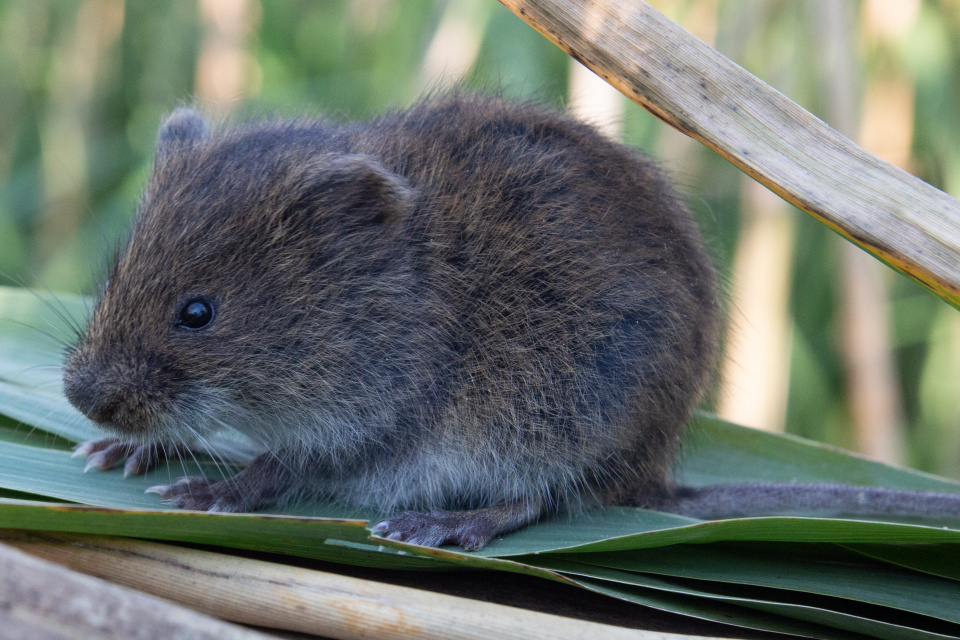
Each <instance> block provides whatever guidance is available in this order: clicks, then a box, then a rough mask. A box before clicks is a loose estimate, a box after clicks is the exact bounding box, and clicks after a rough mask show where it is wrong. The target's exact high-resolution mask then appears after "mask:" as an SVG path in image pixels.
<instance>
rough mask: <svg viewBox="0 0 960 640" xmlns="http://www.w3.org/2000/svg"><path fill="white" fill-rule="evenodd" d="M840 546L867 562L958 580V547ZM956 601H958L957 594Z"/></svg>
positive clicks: (947, 545)
mask: <svg viewBox="0 0 960 640" xmlns="http://www.w3.org/2000/svg"><path fill="white" fill-rule="evenodd" d="M844 546H845V548H847V549H850V550H851V551H854V552H856V553H860V554H863V555H864V556H867V557H868V558H873V559H875V560H881V561H883V562H887V563H890V564H893V565H897V566H900V567H906V568H907V569H913V570H914V571H920V572H923V573H929V574H930V575H934V576H940V577H942V578H950V579H952V580H960V545H956V544H850V545H844ZM957 597H958V598H960V594H958V596H957Z"/></svg>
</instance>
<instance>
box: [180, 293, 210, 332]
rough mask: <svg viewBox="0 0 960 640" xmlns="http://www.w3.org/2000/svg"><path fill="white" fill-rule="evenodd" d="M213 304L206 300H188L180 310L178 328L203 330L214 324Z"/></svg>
mask: <svg viewBox="0 0 960 640" xmlns="http://www.w3.org/2000/svg"><path fill="white" fill-rule="evenodd" d="M213 316H214V310H213V303H212V302H210V301H209V300H207V299H206V298H194V299H193V300H188V301H187V303H186V304H184V305H183V307H182V308H181V309H180V315H179V317H178V318H177V326H178V327H183V328H184V329H193V330H197V329H203V328H204V327H206V326H207V325H209V324H210V323H211V322H213Z"/></svg>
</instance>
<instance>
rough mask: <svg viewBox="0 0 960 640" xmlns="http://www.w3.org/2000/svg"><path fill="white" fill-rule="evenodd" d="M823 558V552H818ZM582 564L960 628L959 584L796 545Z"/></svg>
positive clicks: (640, 554)
mask: <svg viewBox="0 0 960 640" xmlns="http://www.w3.org/2000/svg"><path fill="white" fill-rule="evenodd" d="M818 552H819V551H818ZM564 557H565V558H569V559H571V560H574V561H576V562H580V563H582V564H589V565H596V566H600V567H606V568H608V569H618V570H621V571H632V572H642V573H646V574H657V575H665V576H673V577H678V578H686V579H696V580H705V581H715V582H721V583H724V584H729V583H734V584H747V585H753V586H759V587H768V588H774V589H783V590H787V591H801V592H805V593H813V594H818V595H825V596H831V597H834V598H844V599H847V600H856V601H859V602H865V603H868V604H873V605H878V606H883V607H887V608H891V609H901V610H904V611H910V612H912V613H917V614H920V615H924V616H929V617H932V618H940V619H941V620H946V621H948V622H953V623H957V624H960V607H958V600H960V583H958V582H954V581H952V580H946V579H942V578H936V577H932V576H926V575H923V574H920V573H916V572H912V571H906V570H896V569H893V568H891V567H885V566H882V565H877V564H875V563H863V564H854V563H851V562H844V563H842V564H841V563H837V562H835V560H834V558H832V557H829V556H828V557H825V558H823V560H822V561H820V560H818V559H817V557H816V553H810V552H804V550H803V549H799V548H797V545H776V546H775V547H774V546H773V545H768V546H766V547H764V548H763V550H762V551H761V550H753V551H751V550H749V549H748V548H747V547H740V548H738V549H731V548H724V547H718V546H716V545H710V546H706V545H698V546H697V547H692V546H690V545H677V546H672V547H664V548H660V549H649V550H642V551H627V552H619V553H591V554H579V555H577V556H564Z"/></svg>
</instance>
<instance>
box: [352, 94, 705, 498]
mask: <svg viewBox="0 0 960 640" xmlns="http://www.w3.org/2000/svg"><path fill="white" fill-rule="evenodd" d="M350 138H351V142H350V144H349V145H348V146H349V147H350V150H351V151H355V152H360V153H367V154H371V155H374V156H376V157H378V158H380V159H381V161H382V162H383V163H384V164H385V165H386V166H387V167H388V168H389V169H391V170H393V171H396V172H397V173H398V174H399V175H401V176H403V177H404V178H405V179H406V181H407V182H408V183H409V184H410V186H411V187H412V188H413V189H414V190H415V191H416V192H417V193H419V194H420V199H419V200H418V203H417V207H416V210H415V213H414V214H413V215H411V216H410V217H409V218H408V219H407V221H406V225H405V238H404V239H403V242H408V243H410V246H411V247H413V251H412V252H411V253H410V255H409V268H410V270H411V272H412V274H413V278H414V281H415V284H414V286H413V287H412V289H411V292H412V294H413V296H415V297H416V298H417V300H418V304H417V307H418V311H417V313H418V315H419V317H418V318H417V319H416V320H415V321H414V322H415V324H417V325H420V326H422V327H429V331H426V332H425V334H426V335H431V336H435V337H436V338H437V341H436V343H435V344H432V345H427V346H426V348H427V349H430V350H432V352H433V353H434V354H435V357H436V360H434V365H435V366H434V368H433V369H432V370H428V371H425V372H424V374H425V375H426V376H428V377H429V378H430V379H429V382H428V387H427V390H426V391H427V395H426V398H427V403H426V404H425V405H421V406H419V407H417V411H418V412H419V411H424V406H427V407H430V409H432V411H431V412H430V414H429V418H427V416H426V415H422V414H421V415H420V416H419V417H418V418H417V419H416V420H414V423H416V425H417V426H414V427H412V428H413V429H414V430H415V434H411V435H413V436H414V437H413V438H412V441H411V443H408V444H411V445H412V452H414V455H410V456H409V457H403V458H401V460H403V461H415V462H411V464H410V465H409V469H408V470H407V471H406V472H404V473H402V474H398V475H395V476H391V477H392V478H395V479H396V482H387V483H386V485H383V484H380V483H383V478H382V477H378V478H376V479H373V478H371V480H374V481H373V482H371V483H370V484H367V483H364V484H365V485H366V486H365V490H371V491H372V492H373V493H375V494H378V493H380V492H379V491H377V490H376V487H377V486H383V488H384V489H386V490H387V491H386V492H384V493H383V494H381V495H382V496H383V497H384V498H385V497H386V495H388V494H389V493H393V495H404V494H407V492H408V491H410V490H413V491H412V495H413V496H415V497H416V500H415V501H414V505H413V506H417V507H425V506H426V507H437V506H446V507H451V506H458V507H463V506H471V507H476V506H482V505H484V504H495V503H498V502H502V501H505V500H516V499H523V498H524V497H525V496H528V495H530V494H531V493H537V494H539V497H540V498H545V499H546V500H547V501H548V502H549V501H555V500H559V501H560V502H561V503H564V502H569V501H573V502H576V501H578V500H580V499H582V498H583V497H584V496H585V495H595V494H596V493H600V494H601V495H602V497H603V498H604V499H605V500H607V501H616V502H630V503H638V502H645V501H648V500H649V501H651V502H653V501H655V500H656V499H657V498H658V497H659V493H660V490H661V489H662V488H663V487H664V486H665V485H666V484H667V483H668V478H669V470H670V466H671V465H672V462H673V459H674V453H675V447H676V445H677V442H678V439H679V436H680V433H681V429H682V425H683V423H684V422H685V421H686V419H687V418H688V417H689V413H690V411H691V408H692V406H693V404H694V403H695V402H696V400H697V399H698V396H699V394H700V391H701V389H702V387H703V385H704V382H705V379H706V376H707V375H708V373H709V371H710V368H711V366H712V364H713V360H714V355H715V351H716V343H717V334H718V328H719V318H720V316H719V309H718V305H717V301H716V291H715V280H714V274H713V269H712V266H711V264H710V261H709V258H708V256H707V254H706V251H705V249H704V247H703V243H702V241H701V239H700V237H699V234H698V233H697V231H696V228H695V224H694V222H693V220H692V219H691V217H690V216H689V214H688V213H687V212H686V210H685V209H684V207H683V205H682V204H681V203H680V202H679V201H678V199H677V196H676V195H675V194H674V193H673V191H672V190H671V188H670V187H669V186H668V184H667V182H666V181H665V180H664V178H663V176H662V175H661V173H660V172H659V171H658V170H657V169H656V168H654V167H653V166H652V164H651V163H650V162H649V161H648V160H645V159H643V158H641V157H639V156H638V155H637V154H636V153H634V152H633V151H631V150H629V149H627V148H625V147H623V146H620V145H617V144H614V143H612V142H609V141H608V140H606V139H604V138H603V137H601V136H600V135H599V134H597V133H596V132H595V131H594V130H593V129H592V128H589V127H587V126H584V125H582V124H579V123H577V122H574V121H572V120H571V119H569V118H566V117H564V116H561V115H558V114H555V113H552V112H548V111H545V110H542V109H540V108H534V107H518V106H514V105H507V104H504V103H502V102H500V101H495V100H487V101H469V100H461V99H451V100H448V101H445V102H441V103H439V104H426V105H423V106H421V107H418V108H415V109H413V110H412V111H408V112H404V113H402V114H398V115H394V116H387V117H384V118H382V119H380V120H378V121H376V122H375V123H373V124H372V125H371V126H367V125H364V126H359V127H357V128H356V129H355V130H353V132H352V134H351V136H350ZM425 418H426V419H425ZM402 466H405V465H402ZM378 475H379V474H378ZM390 485H392V486H390ZM415 487H416V488H415ZM408 495H410V494H408ZM451 497H453V498H455V499H454V501H453V503H452V504H451V503H450V500H449V498H451ZM424 498H425V499H424ZM380 501H382V500H378V501H375V502H380ZM444 503H445V504H444Z"/></svg>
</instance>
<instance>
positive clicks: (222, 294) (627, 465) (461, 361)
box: [64, 95, 960, 550]
mask: <svg viewBox="0 0 960 640" xmlns="http://www.w3.org/2000/svg"><path fill="white" fill-rule="evenodd" d="M717 298H718V296H717V283H716V276H715V274H714V268H713V266H712V263H711V260H710V258H709V256H708V252H707V250H706V249H705V247H704V243H703V241H702V239H701V237H700V234H699V233H698V230H697V228H696V225H695V223H694V221H693V219H692V217H691V216H690V215H689V213H688V212H687V211H686V209H685V208H684V206H683V204H682V203H681V201H680V199H679V198H678V196H677V195H676V193H675V192H674V191H673V189H672V188H671V186H670V184H669V183H668V181H667V179H666V178H665V177H664V175H663V174H662V173H661V171H660V170H658V169H657V168H656V167H655V165H654V164H653V163H652V162H651V161H650V160H648V159H645V158H644V157H642V156H640V155H639V154H638V153H636V152H635V151H633V150H631V149H629V148H627V147H625V146H622V145H619V144H616V143H614V142H611V141H610V140H608V139H606V138H605V137H603V136H601V135H600V134H598V133H597V132H596V131H595V130H594V129H593V128H591V127H589V126H587V125H585V124H582V123H580V122H577V121H575V120H574V119H572V118H570V117H568V116H566V115H563V114H561V113H558V112H555V111H552V110H549V109H545V108H541V107H538V106H532V105H513V104H508V103H507V102H504V101H501V100H499V99H494V98H476V97H467V96H462V95H455V96H448V97H445V98H438V99H433V100H427V101H424V102H422V103H420V104H418V105H416V106H414V107H413V108H410V109H409V110H406V111H402V112H396V113H390V114H388V115H384V116H382V117H379V118H377V119H374V120H372V121H369V122H361V123H354V124H345V125H340V124H334V123H331V122H326V121H307V120H293V121H266V122H252V123H247V124H240V125H237V126H234V127H232V128H225V129H223V130H220V131H217V132H212V131H211V128H210V127H209V126H208V123H207V122H206V120H205V119H204V118H203V117H202V116H201V115H200V114H199V113H197V112H196V111H194V110H191V109H188V108H181V109H178V110H176V111H174V112H173V114H172V115H171V116H169V118H168V119H167V120H166V121H165V122H164V123H163V125H162V126H161V128H160V131H159V136H158V143H157V151H156V160H155V166H154V169H153V173H152V175H151V177H150V180H149V184H148V186H147V189H146V192H145V194H144V196H143V199H142V202H141V204H140V208H139V214H138V217H137V220H136V222H135V224H134V226H133V229H132V232H131V234H130V237H129V241H128V243H127V244H126V247H125V248H124V249H122V250H121V251H120V252H119V254H118V258H117V260H116V263H115V265H114V266H113V268H112V270H111V272H110V274H109V279H108V281H107V283H106V285H105V286H104V287H103V288H102V291H101V294H100V296H99V300H98V302H97V304H96V307H95V309H94V311H93V314H92V318H91V319H90V322H89V326H88V327H87V329H86V332H85V334H83V335H82V336H81V337H80V338H79V340H78V341H77V342H76V344H75V345H73V346H72V348H70V349H69V350H68V354H67V359H66V364H65V367H64V390H65V393H66V395H67V398H69V400H70V402H72V403H73V404H74V406H76V407H77V408H78V409H79V410H80V411H82V412H83V413H84V414H86V415H87V416H88V417H89V418H90V419H91V420H92V421H94V422H95V423H97V424H98V425H99V426H101V427H102V428H104V429H105V430H106V431H108V432H109V433H110V434H111V437H110V438H107V439H105V440H100V441H94V442H88V443H84V444H82V445H80V446H79V447H78V451H79V452H80V453H82V454H84V455H88V456H89V459H88V467H91V466H92V467H97V468H100V469H107V468H109V467H112V466H114V465H116V464H119V463H120V462H121V461H123V460H124V459H126V464H125V471H126V472H127V473H143V472H144V471H146V470H147V469H148V468H149V467H151V466H152V465H154V464H156V462H157V460H158V458H160V457H163V456H165V455H172V454H173V453H174V452H176V453H181V454H182V453H184V452H185V451H186V450H188V449H192V448H200V449H202V448H203V447H204V446H205V443H206V442H207V441H208V439H209V438H210V437H211V436H213V435H214V434H215V433H216V432H219V431H233V432H238V433H241V434H244V435H245V436H246V437H248V438H249V439H251V440H253V441H254V442H256V443H257V444H258V445H259V446H260V447H261V448H262V450H263V451H264V453H263V454H262V455H260V456H259V457H257V458H256V459H255V460H254V461H253V462H252V463H251V464H250V465H249V466H248V467H246V468H245V469H244V470H242V471H241V472H239V473H238V474H236V475H235V476H233V477H231V478H227V479H220V480H217V479H207V478H195V477H191V478H183V479H181V480H179V481H178V482H175V483H174V484H172V485H165V486H160V487H154V488H153V489H152V491H154V492H156V493H158V494H160V497H161V498H162V499H163V500H164V501H165V502H167V503H172V504H174V505H176V506H178V507H182V508H184V509H199V510H209V511H250V510H255V509H258V508H261V507H265V506H269V505H272V504H274V503H276V502H278V501H281V500H287V499H290V497H291V496H303V495H308V496H309V495H313V496H322V497H325V498H329V499H333V500H337V501H340V502H343V503H346V504H349V505H355V506H357V507H373V508H376V509H378V510H380V511H381V512H384V513H393V514H395V515H393V516H392V517H389V518H388V519H387V520H384V521H383V522H381V523H379V524H378V525H376V526H375V527H374V531H375V532H377V533H379V534H381V535H383V536H386V537H388V538H392V539H396V540H406V541H409V542H413V543H417V544H423V545H433V546H436V545H442V544H454V545H459V546H461V547H463V548H464V549H468V550H474V549H478V548H480V547H482V546H483V545H485V544H486V543H487V542H488V541H489V540H491V539H492V538H493V537H495V536H497V535H500V534H503V533H506V532H509V531H512V530H514V529H517V528H520V527H523V526H525V525H528V524H530V523H533V522H536V521H537V520H539V519H541V518H543V517H545V516H547V515H550V514H552V513H555V512H557V511H561V510H574V509H581V508H585V507H592V506H600V505H614V504H615V505H633V506H640V507H649V508H656V509H664V510H669V511H674V512H677V513H683V514H687V515H696V516H700V517H713V516H717V515H735V514H738V513H747V514H760V513H763V512H771V511H772V512H777V511H778V510H783V509H791V508H796V507H798V506H799V507H801V508H816V507H817V506H818V505H824V504H826V505H833V506H834V507H838V508H839V509H841V510H846V511H850V512H860V513H863V512H871V513H889V512H892V511H896V512H903V513H908V514H916V513H921V514H930V513H951V514H954V515H957V514H960V496H947V495H941V494H917V493H904V492H893V491H887V490H883V489H865V488H862V487H844V486H836V485H811V486H800V487H797V486H794V485H730V486H720V487H707V488H704V489H690V488H685V487H677V486H675V485H674V483H673V481H672V479H671V466H672V463H673V460H674V457H675V454H676V451H677V446H678V442H679V439H680V436H681V433H682V431H683V427H684V424H685V423H686V421H687V419H688V418H689V416H690V414H691V411H692V409H693V408H694V405H695V404H696V402H697V400H698V398H699V397H700V395H701V392H702V390H703V389H704V386H705V385H706V383H707V381H708V379H709V378H710V376H711V373H712V369H713V365H714V362H715V360H716V358H717V345H718V339H719V338H718V337H719V333H720V327H721V310H720V305H719V304H718V299H717ZM403 510H408V511H403Z"/></svg>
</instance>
